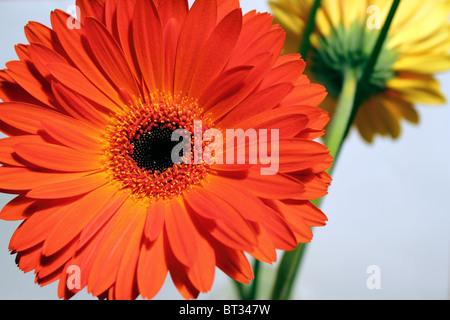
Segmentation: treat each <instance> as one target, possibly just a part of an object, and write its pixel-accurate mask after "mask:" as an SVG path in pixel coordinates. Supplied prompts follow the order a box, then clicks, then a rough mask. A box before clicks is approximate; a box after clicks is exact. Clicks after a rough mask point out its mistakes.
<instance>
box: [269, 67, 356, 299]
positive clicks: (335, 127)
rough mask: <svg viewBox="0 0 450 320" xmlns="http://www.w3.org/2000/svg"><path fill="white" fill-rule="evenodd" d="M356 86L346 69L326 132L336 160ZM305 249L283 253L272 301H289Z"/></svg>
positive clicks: (301, 247)
mask: <svg viewBox="0 0 450 320" xmlns="http://www.w3.org/2000/svg"><path fill="white" fill-rule="evenodd" d="M357 85H358V76H357V72H356V71H355V70H353V69H352V68H347V69H346V71H345V74H344V86H343V88H342V93H341V96H340V99H339V103H338V107H337V109H336V110H337V112H336V114H335V115H334V117H333V121H332V123H331V126H330V129H329V130H328V132H327V143H328V146H329V149H330V153H331V155H332V156H333V157H334V159H336V158H337V155H338V154H339V151H340V148H341V146H342V141H343V139H344V137H345V129H346V128H347V123H348V121H349V119H350V116H351V113H352V108H353V104H354V99H355V93H356V88H357ZM320 202H321V199H318V200H316V201H314V204H315V205H319V204H320ZM306 247H307V244H306V243H301V244H299V246H298V247H297V248H296V249H295V250H293V251H289V252H285V253H284V255H283V258H282V259H281V262H280V266H279V268H278V272H277V277H276V281H275V285H274V288H273V293H272V299H273V300H287V299H290V297H291V294H292V288H293V286H294V284H295V281H296V277H297V275H298V270H299V268H300V265H301V262H302V260H303V256H304V254H305V250H306Z"/></svg>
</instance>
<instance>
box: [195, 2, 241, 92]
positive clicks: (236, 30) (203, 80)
mask: <svg viewBox="0 0 450 320" xmlns="http://www.w3.org/2000/svg"><path fill="white" fill-rule="evenodd" d="M241 27H242V11H241V9H236V10H234V11H233V12H231V13H230V14H228V15H227V16H226V17H225V18H224V19H223V20H222V21H221V22H220V23H219V24H218V25H217V26H216V28H215V29H214V31H213V32H212V34H211V36H210V37H209V39H208V41H207V43H206V44H205V47H204V49H203V51H202V52H201V53H200V58H199V62H198V65H197V67H196V69H195V71H194V74H193V76H192V83H191V87H190V90H189V95H190V96H191V97H194V98H198V97H200V95H201V94H202V92H203V90H204V89H205V88H206V87H207V86H208V85H209V84H210V83H211V81H212V80H213V79H215V78H216V77H217V76H218V75H219V73H220V72H221V71H222V70H223V68H224V67H225V65H226V63H227V61H228V59H229V58H230V56H231V53H232V51H233V50H234V47H235V46H236V43H237V40H238V38H239V34H240V32H241Z"/></svg>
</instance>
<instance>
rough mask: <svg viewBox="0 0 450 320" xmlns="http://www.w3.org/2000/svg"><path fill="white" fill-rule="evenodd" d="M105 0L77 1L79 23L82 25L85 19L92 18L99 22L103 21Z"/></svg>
mask: <svg viewBox="0 0 450 320" xmlns="http://www.w3.org/2000/svg"><path fill="white" fill-rule="evenodd" d="M105 2H106V1H105V0H77V1H76V4H77V6H78V8H80V21H81V23H83V24H84V22H85V20H86V17H94V18H96V19H98V20H100V21H104V19H105Z"/></svg>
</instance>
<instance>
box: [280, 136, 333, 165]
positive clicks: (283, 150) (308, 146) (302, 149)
mask: <svg viewBox="0 0 450 320" xmlns="http://www.w3.org/2000/svg"><path fill="white" fill-rule="evenodd" d="M332 161H333V158H332V157H331V155H330V153H329V151H328V149H327V147H326V146H324V145H323V144H320V143H318V142H315V141H309V140H303V139H295V138H294V139H282V140H280V141H279V172H282V173H283V172H295V171H302V170H306V169H310V170H312V172H315V173H317V172H322V171H325V170H327V169H328V168H330V167H331V165H332Z"/></svg>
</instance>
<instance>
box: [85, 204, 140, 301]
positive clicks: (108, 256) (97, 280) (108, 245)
mask: <svg viewBox="0 0 450 320" xmlns="http://www.w3.org/2000/svg"><path fill="white" fill-rule="evenodd" d="M140 206H141V205H140V204H134V203H133V200H129V201H126V202H125V203H124V204H123V205H122V207H121V208H120V209H119V210H118V211H117V213H116V214H115V215H114V216H113V218H112V219H111V221H110V222H109V223H108V225H107V226H106V228H107V229H106V230H105V232H104V234H103V237H102V239H100V240H99V241H100V243H99V244H98V245H99V247H98V249H97V250H96V252H97V253H98V254H97V256H96V257H95V261H94V262H93V265H92V270H91V272H90V274H89V280H88V286H89V290H90V291H92V293H93V294H94V295H95V296H98V295H100V294H102V293H103V292H105V291H106V290H107V289H108V288H110V287H111V286H112V285H113V283H114V282H115V280H116V278H117V272H118V270H119V267H120V262H121V261H122V258H123V256H124V253H125V251H126V249H127V243H129V242H130V241H133V242H134V241H135V240H133V238H134V237H137V236H138V237H141V236H142V233H143V228H144V223H145V214H144V211H141V210H140ZM141 212H142V214H139V213H141ZM135 213H136V214H135Z"/></svg>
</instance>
